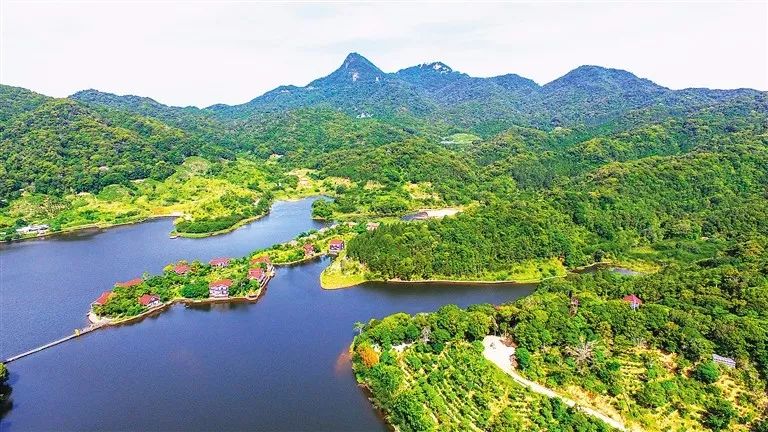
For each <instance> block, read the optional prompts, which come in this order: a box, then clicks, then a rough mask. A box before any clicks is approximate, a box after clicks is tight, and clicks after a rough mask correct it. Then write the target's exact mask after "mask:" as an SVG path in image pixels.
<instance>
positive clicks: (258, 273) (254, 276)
mask: <svg viewBox="0 0 768 432" xmlns="http://www.w3.org/2000/svg"><path fill="white" fill-rule="evenodd" d="M266 278H267V274H266V273H264V270H263V269H262V268H261V267H256V268H252V269H249V270H248V280H255V281H259V283H260V284H262V283H264V280H265V279H266Z"/></svg>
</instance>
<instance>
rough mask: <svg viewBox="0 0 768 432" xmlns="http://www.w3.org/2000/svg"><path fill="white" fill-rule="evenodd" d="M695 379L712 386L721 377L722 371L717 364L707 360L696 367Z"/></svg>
mask: <svg viewBox="0 0 768 432" xmlns="http://www.w3.org/2000/svg"><path fill="white" fill-rule="evenodd" d="M693 377H694V378H696V379H697V380H699V381H701V382H703V383H705V384H712V383H714V382H716V381H717V379H718V378H719V377H720V370H719V369H718V367H717V364H715V362H713V361H712V360H707V361H704V362H701V363H699V364H698V365H696V367H695V368H694V369H693Z"/></svg>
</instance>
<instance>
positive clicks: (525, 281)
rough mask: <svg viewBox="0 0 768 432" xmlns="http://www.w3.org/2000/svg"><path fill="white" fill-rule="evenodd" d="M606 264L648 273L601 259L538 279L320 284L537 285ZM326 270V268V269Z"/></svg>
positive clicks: (382, 280)
mask: <svg viewBox="0 0 768 432" xmlns="http://www.w3.org/2000/svg"><path fill="white" fill-rule="evenodd" d="M602 266H605V267H606V268H612V269H614V270H629V271H631V272H633V273H636V274H635V275H636V276H642V275H644V274H647V273H646V272H642V271H638V270H635V269H633V268H632V267H630V266H628V265H627V266H625V265H620V263H619V262H613V261H600V262H596V263H592V264H588V265H585V266H580V267H574V268H572V269H566V273H565V274H564V275H562V276H548V277H545V278H538V279H522V280H520V279H506V280H472V279H467V280H464V279H415V280H402V279H366V280H364V281H362V282H358V283H355V284H352V285H344V286H334V287H329V288H326V287H324V286H323V285H322V283H321V284H320V286H321V287H322V288H323V289H324V290H328V291H333V290H337V289H346V288H353V287H356V286H358V285H362V284H365V283H368V282H376V283H385V284H409V283H418V284H454V285H455V284H472V285H502V284H512V285H537V284H540V283H542V282H544V281H547V280H552V279H562V278H566V277H568V276H570V275H574V274H581V273H584V272H588V271H589V270H592V269H599V268H600V267H602ZM324 271H325V270H324Z"/></svg>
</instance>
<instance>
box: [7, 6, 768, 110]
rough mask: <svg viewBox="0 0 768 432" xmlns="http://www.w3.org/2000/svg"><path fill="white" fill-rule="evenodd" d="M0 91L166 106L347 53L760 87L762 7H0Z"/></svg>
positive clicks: (767, 36) (252, 85)
mask: <svg viewBox="0 0 768 432" xmlns="http://www.w3.org/2000/svg"><path fill="white" fill-rule="evenodd" d="M0 20H1V22H0V24H1V25H0V82H2V83H3V84H10V85H18V86H22V87H26V88H30V89H32V90H35V91H38V92H41V93H44V94H47V95H51V96H66V95H69V94H71V93H73V92H75V91H77V90H81V89H85V88H96V89H99V90H104V91H109V92H113V93H118V94H138V95H142V96H150V97H152V98H155V99H157V100H159V101H160V102H163V103H167V104H173V105H196V106H208V105H211V104H214V103H229V104H233V103H242V102H245V101H248V100H250V99H252V98H253V97H255V96H258V95H260V94H262V93H264V92H265V91H268V90H270V89H272V88H274V87H276V86H278V85H281V84H296V85H305V84H306V83H308V82H309V81H311V80H312V79H314V78H317V77H320V76H323V75H326V74H328V73H330V72H331V71H333V70H334V69H335V68H336V67H338V66H339V65H340V64H341V62H342V60H343V59H344V57H345V56H346V54H347V53H349V52H351V51H356V52H359V53H361V54H362V55H364V56H366V57H367V58H368V59H369V60H371V61H372V62H374V63H375V64H376V65H378V66H379V67H380V68H382V69H383V70H384V71H387V72H393V71H396V70H398V69H401V68H404V67H407V66H411V65H414V64H418V63H423V62H429V61H437V60H439V61H443V62H444V63H446V64H448V65H449V66H451V67H453V68H454V69H456V70H460V71H462V72H466V73H469V74H470V75H474V76H493V75H500V74H504V73H517V74H519V75H522V76H525V77H528V78H531V79H533V80H534V81H536V82H538V83H540V84H543V83H546V82H549V81H551V80H553V79H555V78H557V77H559V76H561V75H563V74H565V73H566V72H568V71H569V70H571V69H573V68H575V67H577V66H579V65H582V64H596V65H601V66H607V67H616V68H620V69H626V70H629V71H631V72H633V73H635V74H636V75H639V76H641V77H644V78H649V79H651V80H653V81H656V82H657V83H659V84H661V85H664V86H667V87H671V88H684V87H711V88H737V87H752V88H758V89H761V90H768V3H766V2H762V1H761V2H688V1H685V2H683V1H679V2H672V3H670V2H648V1H645V2H624V1H602V2H562V1H560V2H536V3H527V2H503V3H499V2H495V3H456V2H453V3H440V2H428V3H427V2H367V3H351V2H335V3H319V2H315V3H274V2H273V3H259V2H253V1H247V0H237V1H219V2H213V1H204V0H201V1H196V0H188V1H177V0H166V1H119V0H106V1H93V0H88V1H66V0H59V1H48V0H46V1H39V0H23V1H22V0H0Z"/></svg>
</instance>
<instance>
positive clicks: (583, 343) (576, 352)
mask: <svg viewBox="0 0 768 432" xmlns="http://www.w3.org/2000/svg"><path fill="white" fill-rule="evenodd" d="M594 347H595V341H588V340H586V338H584V336H582V337H581V339H580V341H579V343H578V344H577V345H574V346H568V347H566V348H565V352H566V353H567V354H568V355H569V356H571V357H573V359H574V360H576V364H577V365H579V367H581V368H583V367H585V366H586V365H587V364H588V363H589V362H591V361H592V357H593V356H594Z"/></svg>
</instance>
